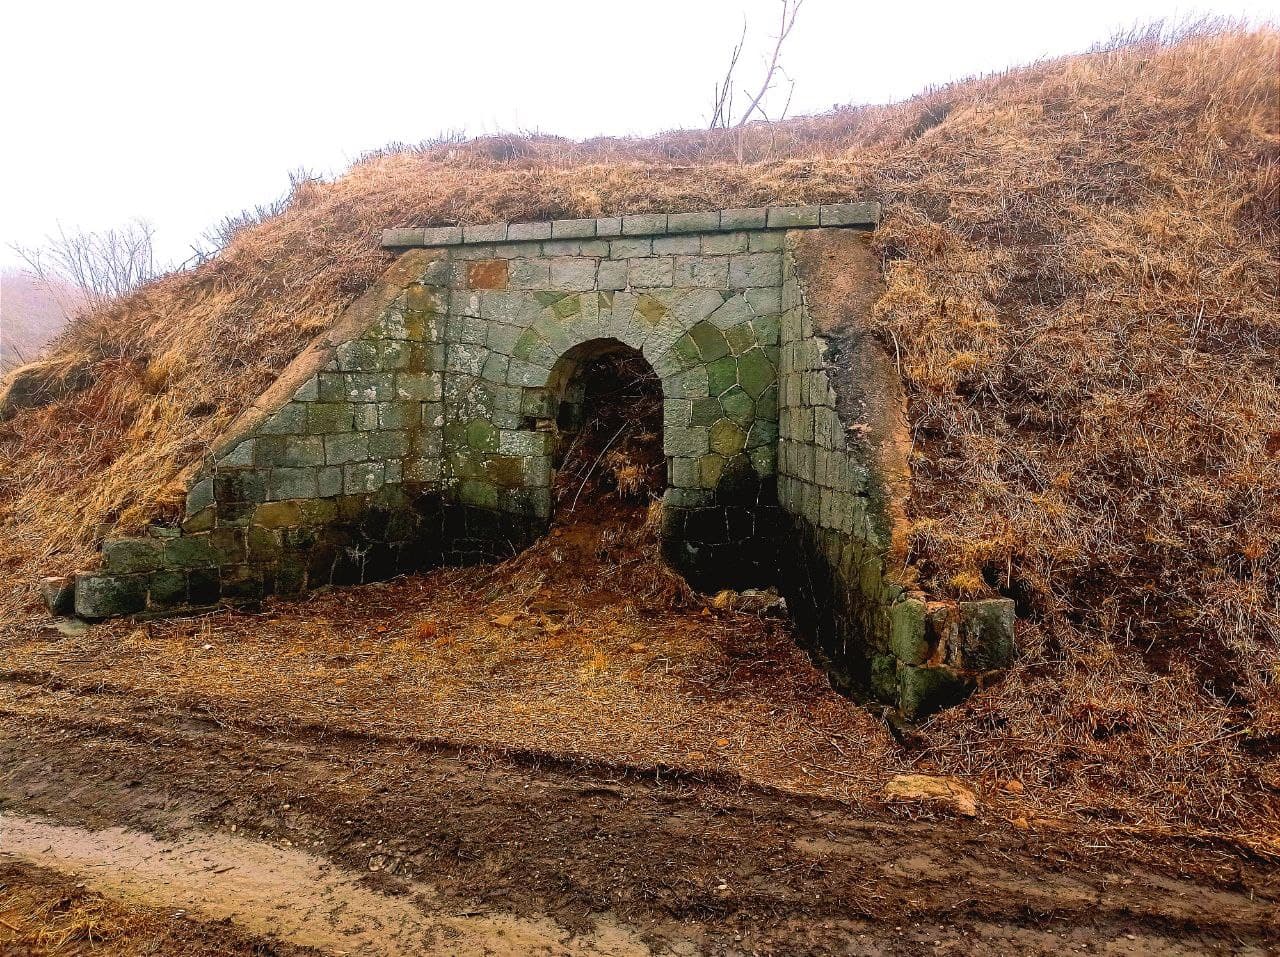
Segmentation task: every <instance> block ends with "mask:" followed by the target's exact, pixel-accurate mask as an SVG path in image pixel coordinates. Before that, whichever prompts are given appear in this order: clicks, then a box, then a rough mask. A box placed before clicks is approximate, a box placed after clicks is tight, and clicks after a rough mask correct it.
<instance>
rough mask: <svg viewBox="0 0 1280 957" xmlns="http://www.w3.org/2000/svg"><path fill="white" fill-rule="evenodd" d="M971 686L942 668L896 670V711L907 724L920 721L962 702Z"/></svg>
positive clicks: (967, 681) (957, 675)
mask: <svg viewBox="0 0 1280 957" xmlns="http://www.w3.org/2000/svg"><path fill="white" fill-rule="evenodd" d="M971 690H973V683H972V682H971V681H970V680H969V679H967V678H965V677H964V676H963V675H962V674H960V673H959V672H957V671H955V670H954V669H952V668H948V667H946V666H945V665H933V666H923V667H917V666H915V665H899V667H898V710H899V712H900V713H901V714H902V716H903V717H904V718H905V719H906V720H908V721H919V720H920V719H922V718H926V717H928V716H929V715H931V714H933V713H934V712H935V711H940V710H941V709H943V708H947V707H950V706H951V705H953V704H957V703H958V702H960V701H962V700H963V699H964V697H965V696H966V695H968V693H969V692H970V691H971Z"/></svg>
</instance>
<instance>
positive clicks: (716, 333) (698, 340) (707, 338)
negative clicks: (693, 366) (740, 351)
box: [689, 321, 729, 362]
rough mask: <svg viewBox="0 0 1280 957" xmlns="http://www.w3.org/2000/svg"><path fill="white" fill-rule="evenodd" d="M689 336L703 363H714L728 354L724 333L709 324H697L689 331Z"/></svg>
mask: <svg viewBox="0 0 1280 957" xmlns="http://www.w3.org/2000/svg"><path fill="white" fill-rule="evenodd" d="M689 336H690V338H692V339H693V341H694V343H695V344H696V345H697V347H698V354H699V355H700V356H701V357H702V361H703V362H714V361H715V360H716V359H721V358H723V357H724V356H727V355H728V354H729V343H728V341H726V339H725V337H724V333H723V332H721V331H720V330H719V329H717V328H716V327H715V326H713V325H712V324H711V323H709V322H706V321H703V322H699V323H697V324H696V325H695V326H694V327H693V328H692V329H690V330H689Z"/></svg>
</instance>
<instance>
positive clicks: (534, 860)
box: [0, 506, 1280, 955]
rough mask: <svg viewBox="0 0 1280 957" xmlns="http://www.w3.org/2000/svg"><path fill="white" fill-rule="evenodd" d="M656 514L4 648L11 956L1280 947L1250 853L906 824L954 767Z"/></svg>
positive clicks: (1035, 819)
mask: <svg viewBox="0 0 1280 957" xmlns="http://www.w3.org/2000/svg"><path fill="white" fill-rule="evenodd" d="M628 519H631V521H630V522H629V521H628ZM635 519H637V516H636V515H635V513H628V512H627V510H626V509H625V507H623V506H617V507H616V508H615V509H613V510H607V509H606V510H605V512H603V513H602V512H601V511H600V510H599V509H597V510H595V511H593V512H591V513H590V514H589V515H588V516H587V517H586V519H585V520H582V521H579V522H577V523H576V524H572V525H567V526H563V527H560V528H558V529H557V530H556V532H555V533H554V534H553V535H552V536H551V537H549V538H548V539H546V540H545V541H543V542H542V543H540V544H539V545H537V546H536V547H535V548H534V549H531V550H530V551H529V552H526V553H525V554H524V555H522V556H520V557H519V558H517V559H515V560H513V561H512V562H509V563H507V564H506V565H504V566H498V567H495V568H491V569H463V570H440V571H437V572H434V573H431V574H428V575H424V576H418V577H410V578H405V579H401V580H399V581H395V582H391V583H388V584H386V585H380V586H367V587H364V588H356V589H345V590H335V591H331V592H328V593H323V594H316V595H313V596H311V597H310V598H308V599H307V600H305V601H302V602H296V603H283V602H282V603H274V602H270V603H267V604H266V605H265V606H264V607H263V608H261V609H259V610H256V611H239V612H231V611H227V612H223V613H219V614H217V615H214V616H209V617H205V618H201V619H188V620H168V621H154V622H150V623H131V622H115V623H108V624H104V625H99V626H94V627H93V628H91V629H89V630H87V631H86V632H85V633H83V634H70V635H68V634H63V633H62V632H59V631H57V630H56V629H51V628H49V627H44V626H39V625H37V623H35V622H33V621H25V622H18V623H16V624H11V625H9V626H6V627H5V629H4V630H3V631H0V643H2V645H3V648H4V661H3V672H2V673H0V716H2V717H0V807H2V808H3V809H4V814H5V820H4V825H3V836H2V838H0V852H2V856H0V868H2V870H0V885H2V887H0V918H2V920H0V949H2V952H4V953H6V954H7V953H15V954H80V953H84V954H113V955H114V954H133V953H163V954H282V955H292V954H296V953H305V952H308V951H307V950H306V948H314V952H318V953H328V954H336V953H353V954H354V953H361V954H374V953H385V954H402V953H403V954H408V953H414V954H417V953H441V954H470V953H475V954H526V953H546V954H647V953H701V952H709V953H744V954H746V953H764V954H805V953H812V954H826V953H853V954H880V953H893V954H948V953H950V954H1004V953H1059V952H1061V951H1063V950H1067V951H1074V952H1085V953H1114V954H1193V953H1206V952H1210V953H1212V952H1220V953H1242V954H1262V953H1270V952H1276V951H1275V950H1274V949H1273V948H1274V945H1275V942H1276V940H1277V938H1276V936H1275V935H1276V933H1277V925H1276V913H1277V909H1276V901H1277V898H1278V897H1280V880H1278V879H1277V876H1276V871H1275V868H1274V866H1273V862H1270V861H1268V860H1265V859H1260V858H1257V857H1253V856H1251V855H1250V854H1249V852H1248V851H1247V849H1243V848H1240V847H1238V846H1237V845H1234V844H1232V843H1230V842H1227V841H1223V840H1219V839H1216V838H1214V837H1213V836H1211V835H1206V836H1204V837H1203V838H1200V839H1197V838H1195V837H1187V836H1185V835H1184V836H1181V837H1178V838H1176V839H1173V838H1167V839H1160V835H1159V834H1158V833H1157V834H1150V833H1146V834H1144V833H1138V832H1136V831H1134V830H1133V829H1131V828H1124V827H1120V826H1114V827H1108V826H1107V825H1105V824H1100V823H1097V822H1096V821H1092V822H1090V823H1087V824H1086V823H1084V822H1082V821H1081V820H1080V819H1077V818H1074V817H1072V816H1071V815H1068V814H1064V813H1062V811H1061V809H1060V808H1055V796H1054V795H1053V794H1052V793H1038V791H1039V789H1036V788H1020V787H1019V786H1018V785H1016V784H1014V783H1012V782H1009V781H1000V780H996V779H990V780H984V779H981V778H973V779H970V780H967V781H966V782H965V783H966V784H967V786H969V787H971V788H973V789H974V790H975V792H976V793H977V795H978V798H979V812H978V814H977V816H976V817H974V818H972V819H968V818H964V817H960V816H957V815H956V814H955V813H953V812H952V811H950V810H948V809H947V808H944V807H936V806H927V805H919V804H897V803H888V802H886V801H885V800H884V798H883V786H884V783H885V782H886V781H887V780H888V778H889V777H890V776H891V775H892V774H894V773H899V772H911V771H923V772H926V773H927V772H928V771H929V770H930V767H929V765H928V761H927V759H925V758H922V757H921V755H920V753H918V752H913V751H911V750H910V749H909V748H904V747H903V746H902V745H901V744H900V743H899V742H898V741H896V740H895V738H894V736H893V735H892V734H891V733H890V731H889V729H888V728H887V726H886V725H885V724H884V723H883V722H881V721H880V720H879V719H878V718H877V717H876V716H874V715H872V714H870V713H868V712H866V711H864V710H862V709H860V708H859V707H857V706H856V705H854V704H852V703H851V702H848V701H846V700H845V699H843V698H840V697H839V696H837V695H835V694H834V693H833V692H832V691H831V690H830V689H829V688H828V687H827V685H826V683H825V681H824V680H823V679H822V676H821V674H820V673H819V672H818V671H817V670H816V669H814V668H813V667H812V666H811V665H810V664H809V663H808V661H807V660H806V658H805V656H804V654H803V653H802V652H801V651H799V650H798V649H797V648H796V646H795V644H794V637H793V635H792V634H791V633H790V629H789V627H788V625H787V623H786V621H785V619H784V618H783V617H781V616H780V614H779V612H778V611H777V610H776V609H773V608H771V607H770V601H769V598H768V596H754V597H753V596H728V595H726V596H722V597H721V598H720V599H719V600H718V601H711V600H709V599H705V598H701V597H699V596H696V595H692V594H690V593H688V592H687V590H685V589H683V588H682V586H681V585H680V583H679V582H678V581H676V580H675V579H673V578H672V577H671V576H670V575H669V573H667V572H665V570H664V569H663V568H662V567H661V566H660V565H659V564H657V563H654V562H652V561H651V560H649V559H646V558H645V557H644V556H645V555H647V554H649V553H650V549H649V548H648V547H647V542H646V538H645V536H646V535H647V534H648V533H647V532H646V531H644V530H643V529H641V530H637V529H636V527H635V525H636V522H635ZM637 546H645V547H637ZM907 743H908V744H910V742H907Z"/></svg>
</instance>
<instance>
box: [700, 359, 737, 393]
mask: <svg viewBox="0 0 1280 957" xmlns="http://www.w3.org/2000/svg"><path fill="white" fill-rule="evenodd" d="M705 372H706V379H707V388H706V391H705V392H703V393H702V394H703V395H713V396H721V395H723V394H724V393H725V392H727V391H728V390H729V389H731V388H733V386H734V385H735V384H737V381H738V360H737V359H735V358H733V356H725V357H724V358H723V359H717V360H716V361H715V362H712V363H710V364H709V365H707V366H706V369H705Z"/></svg>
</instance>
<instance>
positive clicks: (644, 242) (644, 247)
mask: <svg viewBox="0 0 1280 957" xmlns="http://www.w3.org/2000/svg"><path fill="white" fill-rule="evenodd" d="M652 255H653V240H652V239H615V240H613V241H612V242H610V243H609V258H610V259H634V258H635V257H637V256H652Z"/></svg>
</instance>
